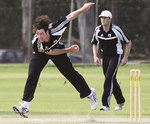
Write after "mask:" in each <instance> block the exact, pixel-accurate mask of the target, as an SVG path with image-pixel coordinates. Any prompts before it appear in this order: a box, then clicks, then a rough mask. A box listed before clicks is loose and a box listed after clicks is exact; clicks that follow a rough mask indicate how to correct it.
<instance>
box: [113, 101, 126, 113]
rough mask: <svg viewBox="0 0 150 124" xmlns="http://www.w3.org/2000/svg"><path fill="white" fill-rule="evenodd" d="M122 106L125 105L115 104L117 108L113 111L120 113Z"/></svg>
mask: <svg viewBox="0 0 150 124" xmlns="http://www.w3.org/2000/svg"><path fill="white" fill-rule="evenodd" d="M124 104H125V102H124V103H121V104H117V106H116V107H115V110H116V111H121V110H122V107H123V105H124Z"/></svg>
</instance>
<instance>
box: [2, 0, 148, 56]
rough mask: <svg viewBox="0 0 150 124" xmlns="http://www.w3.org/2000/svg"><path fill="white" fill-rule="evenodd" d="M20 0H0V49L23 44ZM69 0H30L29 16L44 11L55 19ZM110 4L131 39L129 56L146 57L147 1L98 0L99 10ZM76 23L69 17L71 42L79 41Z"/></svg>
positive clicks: (14, 47) (115, 19)
mask: <svg viewBox="0 0 150 124" xmlns="http://www.w3.org/2000/svg"><path fill="white" fill-rule="evenodd" d="M21 2H22V0H13V1H12V0H1V1H0V18H1V21H0V49H2V48H13V49H22V47H23V46H22V44H23V43H22V33H21V31H22V8H21ZM70 2H71V0H33V8H32V9H33V10H32V11H33V16H32V19H33V20H34V19H35V18H36V17H37V16H38V15H43V14H48V15H49V16H50V18H51V20H52V21H56V20H57V19H58V18H59V17H60V16H65V15H67V14H68V13H69V12H70ZM112 8H114V13H113V17H114V23H115V24H117V25H119V26H120V27H121V28H122V29H123V31H124V32H127V34H128V37H129V38H130V39H131V40H132V42H133V46H132V50H131V54H130V58H134V59H150V49H149V48H150V42H149V31H150V23H149V22H150V1H149V0H99V7H98V9H99V13H100V12H101V11H102V10H103V9H109V10H112ZM75 9H76V5H75ZM98 21H99V20H98ZM99 22H100V21H99ZM77 23H78V22H77V20H75V21H73V33H72V37H73V38H72V44H73V43H74V42H76V43H78V44H79V42H78V39H79V34H78V25H77ZM93 23H94V22H93ZM67 33H68V32H65V34H64V37H63V39H62V40H63V42H66V41H67Z"/></svg>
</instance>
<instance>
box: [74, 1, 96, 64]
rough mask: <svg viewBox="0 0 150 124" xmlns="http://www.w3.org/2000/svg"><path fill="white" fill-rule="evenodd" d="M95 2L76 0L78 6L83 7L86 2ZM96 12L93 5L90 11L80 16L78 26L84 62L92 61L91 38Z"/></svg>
mask: <svg viewBox="0 0 150 124" xmlns="http://www.w3.org/2000/svg"><path fill="white" fill-rule="evenodd" d="M87 2H95V1H94V0H76V3H77V8H81V7H82V6H83V5H84V3H87ZM94 22H95V13H94V7H91V8H90V10H89V11H87V12H85V13H82V14H81V15H79V17H78V27H79V39H80V45H81V52H82V60H83V63H85V62H87V63H92V62H93V56H92V45H91V39H92V36H93V32H94V29H95V23H94Z"/></svg>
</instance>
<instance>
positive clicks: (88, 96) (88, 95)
mask: <svg viewBox="0 0 150 124" xmlns="http://www.w3.org/2000/svg"><path fill="white" fill-rule="evenodd" d="M91 95H92V90H91V93H90V95H88V98H89V97H91Z"/></svg>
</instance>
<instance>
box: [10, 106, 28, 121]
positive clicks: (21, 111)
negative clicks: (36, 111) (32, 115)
mask: <svg viewBox="0 0 150 124" xmlns="http://www.w3.org/2000/svg"><path fill="white" fill-rule="evenodd" d="M13 110H14V112H16V113H18V114H20V115H21V116H22V117H25V118H28V115H29V110H28V109H27V108H26V107H24V105H23V104H21V105H20V106H16V105H14V106H13Z"/></svg>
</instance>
